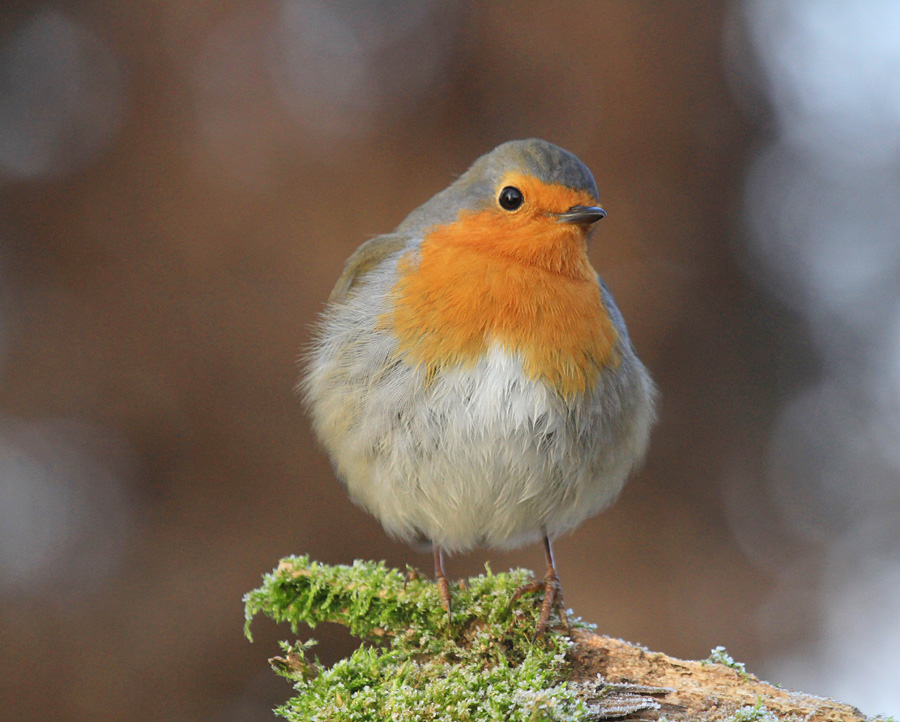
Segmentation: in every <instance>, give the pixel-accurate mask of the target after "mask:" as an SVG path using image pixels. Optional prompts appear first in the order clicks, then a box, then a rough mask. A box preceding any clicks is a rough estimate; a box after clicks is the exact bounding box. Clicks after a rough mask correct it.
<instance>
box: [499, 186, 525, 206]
mask: <svg viewBox="0 0 900 722" xmlns="http://www.w3.org/2000/svg"><path fill="white" fill-rule="evenodd" d="M498 201H499V203H500V207H501V208H505V209H506V210H508V211H514V210H516V208H518V207H519V206H521V205H522V204H523V203H524V202H525V196H523V195H522V191H520V190H519V189H518V188H516V187H515V186H506V188H504V189H503V190H502V191H500V198H498Z"/></svg>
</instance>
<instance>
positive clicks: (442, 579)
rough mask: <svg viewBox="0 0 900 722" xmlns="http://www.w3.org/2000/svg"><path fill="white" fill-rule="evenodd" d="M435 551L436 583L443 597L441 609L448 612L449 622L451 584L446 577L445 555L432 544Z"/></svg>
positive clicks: (448, 618) (448, 619)
mask: <svg viewBox="0 0 900 722" xmlns="http://www.w3.org/2000/svg"><path fill="white" fill-rule="evenodd" d="M432 548H433V551H434V581H435V582H436V583H437V588H438V594H440V595H441V608H442V609H443V610H444V611H445V612H447V621H450V583H449V582H448V581H447V577H446V576H444V554H443V552H442V551H441V548H440V547H439V546H438V545H437V544H434V543H432Z"/></svg>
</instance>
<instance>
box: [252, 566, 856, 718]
mask: <svg viewBox="0 0 900 722" xmlns="http://www.w3.org/2000/svg"><path fill="white" fill-rule="evenodd" d="M529 577H530V572H527V571H525V570H513V571H511V572H508V573H502V574H494V573H492V572H491V571H490V570H488V571H487V573H486V574H483V575H480V576H477V577H473V578H472V579H470V580H469V581H468V584H465V585H460V586H459V587H458V588H454V589H453V612H452V616H451V618H450V619H448V617H447V614H446V613H445V612H444V610H443V609H442V608H441V604H440V600H439V599H438V595H437V591H436V588H435V585H434V583H432V582H430V581H428V580H427V579H424V578H422V577H421V575H418V574H416V573H414V572H412V571H411V570H407V573H406V574H404V573H402V572H399V571H397V570H395V569H388V568H386V567H385V566H384V564H383V563H378V564H376V563H373V562H361V561H357V562H354V564H353V565H352V566H328V565H324V564H318V563H317V562H314V561H311V560H310V559H309V558H308V557H291V558H288V559H284V560H282V561H281V563H280V564H279V565H278V567H277V568H276V569H275V570H274V571H273V572H272V573H271V574H268V575H266V576H265V578H264V582H263V586H262V587H260V588H259V589H257V590H254V591H252V592H250V593H249V594H248V595H247V596H246V597H245V605H246V619H247V631H248V636H249V624H250V621H251V620H252V619H253V617H254V616H255V615H256V614H257V613H263V614H265V615H267V616H269V617H271V618H273V619H274V620H276V621H279V622H289V623H290V625H291V627H292V629H293V631H294V633H295V634H296V633H297V632H298V631H299V629H300V625H308V626H310V627H315V625H317V624H319V623H321V622H336V623H339V624H343V625H345V626H347V627H348V628H349V629H350V632H351V633H352V634H353V635H354V636H356V637H359V638H360V639H361V640H363V643H362V644H361V645H360V647H359V648H358V649H357V650H356V651H354V652H353V654H352V655H350V657H348V658H346V659H343V660H341V661H340V662H338V663H336V664H335V665H333V666H332V667H330V668H326V667H324V666H322V665H321V664H320V663H319V662H318V660H315V659H310V658H309V656H308V652H309V650H310V648H311V647H312V646H313V645H314V644H315V642H314V641H313V640H309V641H306V642H298V641H294V642H282V643H281V647H282V650H283V656H280V657H276V658H274V659H272V660H271V662H272V666H273V668H274V669H275V671H276V672H278V673H279V674H281V675H282V676H284V677H287V678H288V679H289V680H290V681H291V682H292V683H293V684H294V690H295V696H294V697H293V698H291V699H290V700H289V701H287V702H286V703H285V704H284V705H283V706H282V707H280V708H279V709H278V710H277V712H278V714H280V715H281V716H283V717H285V718H286V719H288V720H290V722H307V720H310V719H316V720H319V721H322V722H325V721H327V722H332V721H334V722H338V721H339V720H341V721H343V720H346V719H360V720H391V721H392V722H413V721H415V722H421V721H425V720H427V721H428V722H484V721H486V720H496V721H497V722H501V721H502V722H514V721H516V720H520V721H521V722H539V721H540V722H553V721H556V722H575V721H578V720H584V721H585V722H587V721H589V720H613V719H615V720H631V721H636V720H660V721H661V720H667V721H668V722H675V721H678V720H691V721H692V722H707V721H708V722H713V721H715V722H719V721H721V722H779V721H780V720H791V721H794V722H801V721H802V722H838V721H840V722H857V721H862V720H866V717H864V716H863V715H862V714H861V713H860V712H859V710H857V709H854V708H853V707H850V706H849V705H844V704H840V703H839V702H835V701H833V700H830V699H823V698H821V697H814V696H812V695H807V694H801V693H798V692H790V691H788V690H785V689H781V688H779V687H775V686H773V685H771V684H767V683H765V682H761V681H759V680H758V679H757V678H756V677H754V676H753V675H751V674H748V673H747V672H746V671H745V670H744V668H743V665H741V664H739V663H736V662H734V660H732V659H731V657H729V656H728V654H727V653H726V652H725V650H724V649H723V648H721V647H720V648H717V649H715V650H713V654H712V656H711V657H710V659H708V660H706V661H703V662H685V661H682V660H679V659H674V658H672V657H668V656H666V655H665V654H660V653H658V652H649V651H647V650H646V649H643V648H642V647H639V646H635V645H632V644H628V643H627V642H623V641H621V640H618V639H611V638H609V637H602V636H598V635H596V634H593V633H592V632H590V631H588V629H587V626H588V625H585V624H584V623H582V622H581V621H580V620H577V619H576V620H571V622H572V624H571V636H566V635H565V634H564V633H563V632H562V630H561V629H560V628H559V627H557V628H554V629H552V630H550V631H549V632H548V634H546V635H545V636H544V637H543V638H541V639H538V640H536V641H532V637H533V635H534V629H535V625H536V623H537V617H538V604H536V603H534V601H533V600H527V599H524V598H523V599H519V600H517V601H516V602H515V603H514V604H511V603H510V600H511V598H512V597H513V592H514V591H515V590H516V589H517V588H518V587H519V586H520V585H521V584H523V583H524V582H526V581H527V580H528V579H529ZM559 626H560V627H561V625H559Z"/></svg>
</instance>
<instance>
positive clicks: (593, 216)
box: [556, 206, 606, 226]
mask: <svg viewBox="0 0 900 722" xmlns="http://www.w3.org/2000/svg"><path fill="white" fill-rule="evenodd" d="M601 218H606V211H604V210H603V209H602V208H600V207H599V206H572V207H571V208H570V209H569V210H567V211H566V212H565V213H557V214H556V220H557V222H559V223H577V224H579V225H585V226H586V225H590V224H591V223H596V222H597V221H599V220H600V219H601Z"/></svg>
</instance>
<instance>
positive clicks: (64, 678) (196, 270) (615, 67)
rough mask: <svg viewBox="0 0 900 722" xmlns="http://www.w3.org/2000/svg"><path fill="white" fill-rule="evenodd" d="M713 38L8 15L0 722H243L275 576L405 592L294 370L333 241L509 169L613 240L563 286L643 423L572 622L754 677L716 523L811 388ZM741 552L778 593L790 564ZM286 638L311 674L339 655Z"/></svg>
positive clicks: (414, 19)
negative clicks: (751, 204) (578, 288)
mask: <svg viewBox="0 0 900 722" xmlns="http://www.w3.org/2000/svg"><path fill="white" fill-rule="evenodd" d="M733 13H734V8H733V6H730V5H728V4H719V3H712V2H699V1H698V2H693V1H691V2H679V3H666V4H661V3H650V2H632V3H626V2H593V1H585V2H569V3H565V4H562V5H560V4H557V3H552V4H551V3H530V2H523V3H475V4H473V5H462V4H460V5H456V4H443V3H439V2H429V3H421V4H419V3H411V4H404V3H399V4H396V6H390V5H385V6H384V7H383V8H381V9H374V8H371V7H367V6H366V7H363V6H360V5H357V4H356V3H349V2H347V3H342V4H338V5H335V6H331V7H330V9H329V6H327V5H316V4H315V3H308V2H305V3H299V2H298V3H290V2H284V3H270V2H259V1H255V0H253V1H250V2H236V1H234V0H225V1H222V0H220V1H219V2H215V3H213V2H207V1H205V0H199V1H196V2H190V3H178V2H174V1H172V0H154V1H152V2H142V3H138V2H125V3H122V2H117V3H113V2H103V1H100V0H97V1H91V2H81V3H76V2H58V3H54V4H53V5H46V4H43V3H36V2H12V3H6V4H5V5H4V9H3V11H2V14H0V47H2V48H4V50H3V52H4V53H5V55H3V56H2V58H4V59H5V60H3V62H5V63H6V65H5V66H4V67H6V68H7V70H9V68H13V69H14V70H15V71H16V72H17V73H19V75H15V77H13V79H12V80H9V77H12V76H9V74H8V77H7V80H6V81H5V82H7V87H8V88H12V89H13V90H14V91H16V92H13V93H11V94H10V95H8V96H7V101H3V100H2V98H0V103H3V102H7V104H8V105H7V108H6V109H7V111H8V112H7V114H6V115H3V114H2V112H0V131H2V132H3V133H5V135H6V139H7V140H8V141H9V143H11V144H13V145H14V146H15V148H16V149H18V150H16V152H10V153H8V154H7V155H6V156H3V155H2V153H0V159H2V158H7V161H6V165H5V167H4V168H3V169H2V170H0V212H2V221H0V280H2V284H3V292H2V294H0V321H2V324H0V329H2V332H0V333H2V335H0V384H2V386H0V455H5V458H4V457H3V456H0V475H2V474H5V475H6V477H5V480H4V479H0V502H2V503H3V504H4V508H5V511H4V512H0V522H3V523H4V524H6V526H7V529H6V531H5V532H4V531H3V529H0V544H2V545H4V546H5V550H4V551H2V552H0V559H2V563H3V564H4V566H2V567H0V571H2V574H3V576H0V625H2V654H0V698H2V699H3V703H2V705H0V717H3V718H4V719H10V720H13V719H15V720H19V721H20V722H26V721H29V720H35V721H36V720H43V719H71V720H85V721H87V720H92V722H96V721H99V720H122V719H129V720H155V719H173V720H174V719H180V720H189V719H191V720H192V719H197V720H237V719H241V720H255V719H259V720H264V719H269V718H270V715H271V711H270V710H271V708H272V706H273V705H274V704H276V703H277V702H279V701H282V700H283V699H285V698H286V696H287V695H288V693H289V688H288V686H287V685H286V684H284V683H283V682H282V681H280V680H278V679H277V678H275V676H274V675H273V674H271V672H270V671H269V670H268V667H267V663H266V659H267V657H270V656H272V655H273V654H274V653H275V651H276V646H275V640H277V639H278V638H283V637H284V636H285V635H287V634H289V631H288V630H287V629H277V628H276V627H275V626H274V625H271V624H268V623H267V622H265V621H257V622H256V623H255V625H254V631H255V634H256V641H255V643H254V644H252V645H251V644H249V643H248V642H247V641H246V640H245V639H244V637H243V634H242V623H243V619H242V605H241V596H242V594H243V593H244V592H246V591H248V590H249V589H251V588H253V587H254V586H256V585H257V583H258V581H259V577H260V575H261V574H262V573H263V572H265V571H267V570H269V569H271V568H272V567H273V566H274V565H275V564H276V563H277V561H278V559H279V558H280V557H281V556H284V555H287V554H291V553H309V554H311V555H312V556H313V557H315V558H316V559H319V560H322V561H324V562H330V563H346V562H350V561H352V560H353V559H354V558H357V557H363V558H372V559H381V558H384V559H386V560H387V561H388V563H390V564H392V565H400V566H402V565H404V564H405V563H407V562H410V563H413V564H416V565H419V566H421V567H422V568H424V569H426V570H427V569H428V564H429V560H428V557H427V556H423V555H421V554H418V553H416V552H414V551H412V550H410V549H407V548H405V547H404V546H402V545H400V544H397V543H394V542H392V541H391V540H389V539H388V538H387V537H386V536H385V535H384V533H383V532H382V530H381V529H380V527H379V526H378V524H377V522H375V521H374V520H373V519H371V518H370V517H368V516H367V515H366V514H364V513H363V512H362V511H361V510H359V509H358V508H356V507H355V506H353V505H352V504H351V502H349V501H348V499H347V497H346V496H345V494H344V492H343V490H342V488H341V487H340V485H339V484H338V483H337V482H336V481H335V479H334V476H333V474H332V472H331V469H330V466H329V463H328V460H327V458H326V457H325V455H324V454H323V452H322V451H321V449H319V448H318V447H317V446H316V444H315V442H314V440H313V438H312V436H311V432H310V427H309V423H308V420H307V419H306V417H305V416H304V413H303V410H302V406H301V404H300V402H299V400H298V398H297V397H296V395H295V394H294V391H293V387H294V384H295V383H296V380H297V377H298V368H297V363H296V361H297V357H298V354H299V353H300V350H301V349H302V347H303V345H304V343H305V342H306V341H307V340H308V337H309V327H310V324H311V323H312V322H313V320H314V319H315V316H316V314H317V312H318V311H319V310H320V309H321V307H322V304H323V301H324V299H325V298H326V297H327V294H328V292H329V290H330V288H331V285H332V283H333V282H334V280H335V279H336V278H337V276H338V274H339V272H340V269H341V266H342V264H343V262H344V260H345V259H346V257H347V256H348V255H349V254H350V253H351V252H352V251H353V249H354V248H355V247H356V246H357V245H358V244H359V243H361V242H362V241H363V240H364V239H366V238H367V237H369V236H371V235H373V234H377V233H380V232H384V231H387V230H389V229H391V228H392V227H393V226H394V225H396V224H397V223H398V222H399V221H400V220H402V219H403V217H404V216H405V215H406V214H407V213H408V212H409V211H410V210H411V209H412V208H414V207H415V206H417V205H418V204H420V203H421V202H423V201H425V200H426V199H427V198H429V197H430V196H431V195H432V194H433V193H434V192H436V191H438V190H440V189H441V188H443V187H444V186H445V185H447V184H448V183H449V182H450V180H451V179H452V178H453V177H454V175H455V174H458V173H460V172H462V171H463V170H464V169H465V168H466V167H467V166H468V165H469V164H470V163H471V161H472V160H474V158H475V157H477V156H478V155H480V154H481V153H483V152H486V151H487V150H489V149H490V148H492V147H493V146H494V145H496V144H498V143H500V142H503V141H505V140H508V139H511V138H517V137H528V136H539V137H544V138H546V139H548V140H551V141H553V142H556V143H558V144H560V145H562V146H564V147H566V148H568V149H570V150H572V151H573V152H575V153H576V154H578V155H579V156H580V157H581V158H582V159H583V160H584V161H585V162H586V163H587V164H588V166H589V167H590V168H591V169H592V170H593V172H594V174H595V177H596V180H597V184H598V187H599V188H600V189H601V199H602V202H603V204H604V207H605V208H606V209H607V210H608V212H609V217H608V219H607V220H605V221H604V222H603V224H602V227H600V228H599V230H598V232H597V233H596V235H595V237H594V241H593V247H592V251H591V254H592V260H593V262H594V264H595V267H596V268H597V269H598V270H599V271H600V273H601V274H602V275H603V276H604V277H605V279H606V280H607V283H608V284H609V286H610V287H611V289H612V291H613V293H614V294H615V296H616V298H617V301H618V303H619V306H620V308H621V309H622V311H623V313H624V315H625V318H626V320H627V321H628V324H629V328H630V331H631V335H632V337H633V340H634V343H635V345H636V347H637V349H638V351H639V353H640V354H641V356H642V358H643V359H644V361H645V363H646V364H647V365H648V366H649V368H650V369H651V371H652V373H653V374H654V376H655V378H656V380H657V382H658V384H659V386H660V388H661V392H662V404H661V420H660V423H659V426H658V428H657V430H656V432H655V434H654V437H653V442H652V447H651V452H650V456H649V459H648V461H647V463H646V465H645V467H644V468H643V470H642V471H641V472H640V473H639V474H638V475H637V476H635V477H634V479H633V480H632V481H631V482H630V484H629V485H628V486H627V487H626V490H625V492H624V494H623V495H622V497H621V499H620V500H619V502H618V503H617V504H616V505H615V506H614V507H613V508H611V509H610V510H609V511H607V512H606V513H604V514H603V515H601V516H600V517H598V518H596V519H594V520H592V521H590V522H588V523H585V524H584V525H583V526H582V527H581V528H580V529H579V530H577V532H575V533H574V534H572V535H571V536H569V537H566V538H564V539H562V540H560V541H559V543H558V546H557V554H558V558H559V566H560V570H561V574H562V577H563V581H564V585H565V590H566V600H567V603H568V604H569V605H570V606H571V607H573V608H574V609H575V610H576V613H577V614H579V615H581V616H583V617H585V618H587V619H589V620H591V621H594V622H596V623H597V624H598V625H599V627H600V630H601V631H603V632H605V633H608V634H611V635H615V636H620V637H623V638H626V639H629V640H633V641H637V642H641V643H643V644H646V645H647V646H649V647H650V648H653V649H659V650H663V651H665V652H667V653H669V654H673V655H676V656H683V657H690V658H699V657H705V656H707V655H708V654H709V650H710V648H712V647H714V646H716V645H719V644H724V645H726V646H727V647H728V650H729V651H730V652H731V653H732V654H733V655H734V656H735V657H736V658H738V659H741V660H743V661H745V662H747V664H748V667H749V668H750V669H751V670H757V669H759V668H760V666H761V665H763V664H764V663H765V655H766V653H767V651H770V650H771V649H772V644H773V642H772V639H771V638H765V639H764V637H765V635H761V632H760V615H759V610H760V608H761V607H762V606H763V605H764V603H765V602H766V600H767V599H768V598H769V595H770V593H771V592H772V589H773V586H774V583H775V582H774V577H773V574H772V573H771V571H770V570H767V569H766V567H765V565H760V564H756V563H754V562H753V561H752V559H751V556H748V554H746V553H745V552H744V551H743V550H742V548H741V546H740V544H739V543H738V542H737V541H736V539H735V536H734V534H733V532H732V529H731V524H730V522H729V518H728V513H727V509H726V506H727V504H726V502H725V501H723V492H722V489H723V484H726V482H727V481H729V480H730V482H733V481H734V480H735V479H739V480H740V488H741V489H743V490H744V492H745V493H746V494H747V495H749V496H751V497H752V495H753V494H754V493H755V492H754V490H755V489H758V488H759V486H758V478H759V477H760V476H761V475H762V474H763V471H764V469H763V466H764V462H763V459H764V456H765V449H766V444H767V440H768V438H769V434H770V432H771V429H772V425H773V422H774V419H775V417H776V414H777V412H778V410H779V408H780V406H781V404H782V403H783V402H784V399H785V398H786V396H787V395H788V394H789V393H790V391H791V389H792V388H794V387H795V385H796V384H797V383H799V382H800V381H801V380H803V379H804V378H806V377H808V376H809V375H811V374H814V373H815V371H816V368H817V366H816V363H817V362H816V355H815V351H814V350H813V349H811V348H810V346H809V340H808V338H807V337H806V335H805V329H804V327H803V324H802V323H800V322H799V321H798V320H797V318H796V316H795V315H794V314H792V313H791V312H789V311H788V310H786V309H785V308H784V306H782V305H780V304H778V303H776V302H775V301H773V300H771V296H770V295H768V294H765V293H763V292H762V291H760V290H757V288H756V287H755V286H754V285H753V283H752V282H751V280H750V279H749V278H748V273H747V271H746V268H745V265H744V264H743V262H742V261H741V259H740V253H739V252H736V251H735V249H736V248H740V246H741V243H742V240H741V239H742V237H743V236H742V234H743V233H744V231H743V226H742V223H741V208H742V200H741V198H742V196H741V194H742V184H743V178H744V169H745V166H746V163H747V161H748V157H749V155H750V153H751V152H752V149H753V147H754V145H755V144H757V143H759V142H760V138H761V137H763V136H764V134H765V133H766V132H767V128H768V120H767V118H768V111H767V109H766V104H765V102H764V100H763V99H762V97H761V96H753V95H752V94H751V95H750V96H745V98H744V100H743V101H741V102H745V105H744V106H743V107H739V105H738V98H737V95H736V94H735V92H734V86H735V85H740V84H741V83H742V82H743V81H742V80H741V79H740V78H741V76H739V75H732V76H731V77H730V80H728V79H727V78H728V77H729V76H728V71H727V70H726V68H727V66H728V63H734V62H739V61H741V58H742V57H743V56H742V55H741V53H733V54H732V55H733V56H734V57H732V59H731V60H729V59H728V57H729V53H730V52H731V51H729V50H728V48H729V43H730V44H731V47H732V48H733V47H741V43H742V40H741V37H740V36H741V32H742V31H741V27H740V23H739V22H736V21H735V20H734V17H729V16H732V15H733ZM42 53H43V54H42ZM48 58H49V59H48ZM735 58H737V59H736V60H735ZM744 59H745V60H746V58H744ZM747 62H750V61H747ZM16 78H18V80H16ZM17 83H18V84H17ZM42 92H43V93H44V95H41V93H42ZM16 93H18V95H17V94H16ZM747 97H751V98H752V99H753V100H752V101H751V102H750V103H749V104H746V98H747ZM23 98H24V100H23ZM35 98H36V99H35ZM17 99H18V100H19V101H21V103H22V105H23V107H24V108H25V110H22V111H21V113H20V114H19V115H16V113H17V112H19V111H17V110H16V108H14V107H12V105H10V104H11V103H12V102H13V101H16V100H17ZM2 123H5V125H2ZM10 129H12V130H13V131H15V132H12V131H11V130H10ZM23 129H24V130H23ZM15 133H19V135H16V134H15ZM22 149H24V150H22ZM19 151H21V152H19ZM9 158H12V160H8V159H9ZM732 485H733V484H732ZM4 494H5V496H3V495H4ZM741 498H743V497H741ZM731 503H734V502H733V501H732V502H731ZM759 523H760V525H761V528H762V529H763V531H762V533H763V534H765V535H766V536H767V537H768V539H769V543H770V544H771V545H774V547H775V548H777V549H778V553H779V554H783V555H784V560H789V559H790V558H791V555H792V554H793V553H794V551H793V550H794V547H793V546H792V545H793V544H796V541H795V540H792V539H790V538H787V536H785V538H784V540H783V544H782V543H779V539H780V537H779V534H780V533H782V532H780V531H779V528H778V525H777V524H771V528H769V527H767V526H766V525H767V524H768V523H769V522H768V521H767V517H766V516H765V515H762V516H761V517H760V520H759ZM770 556H771V554H770ZM488 559H489V560H490V562H491V564H492V566H493V568H494V569H502V568H506V567H509V566H518V565H522V566H528V567H539V566H540V564H541V551H540V549H539V548H537V547H535V548H526V549H522V550H520V551H518V552H516V553H509V554H500V553H494V552H489V551H479V552H476V553H472V554H469V555H466V556H461V557H456V558H453V559H451V560H450V563H449V570H450V571H451V572H452V574H453V575H456V576H465V575H470V574H474V573H477V572H478V571H479V570H480V569H481V567H482V565H483V563H484V561H485V560H488ZM785 563H787V561H786V562H785ZM813 566H814V565H813ZM798 604H801V603H800V602H798ZM801 607H802V604H801ZM790 614H793V615H794V617H796V619H793V618H792V619H793V622H792V623H791V624H787V623H785V624H784V625H782V626H783V628H784V630H785V631H784V636H782V637H779V639H778V640H777V643H776V645H775V646H777V645H778V644H782V645H785V646H791V645H793V644H795V643H797V644H799V643H800V641H801V640H802V639H804V638H805V637H806V636H808V635H809V634H812V633H813V632H814V629H813V627H814V625H815V618H816V614H817V612H816V608H815V605H810V606H809V607H806V608H802V609H801V608H798V607H791V610H790V611H789V612H788V616H790ZM304 634H307V632H304ZM315 636H316V637H317V638H319V639H320V640H321V644H320V646H319V648H318V653H319V655H320V656H321V658H322V659H323V660H325V661H333V660H335V659H337V658H338V657H339V656H340V655H341V654H344V653H346V652H347V651H348V650H349V649H351V648H352V644H353V641H352V640H350V639H349V637H347V636H346V635H344V634H343V633H342V632H341V631H340V630H337V629H330V628H320V629H317V630H316V632H315ZM813 691H821V692H826V693H827V692H829V691H830V690H828V689H824V690H813Z"/></svg>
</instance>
